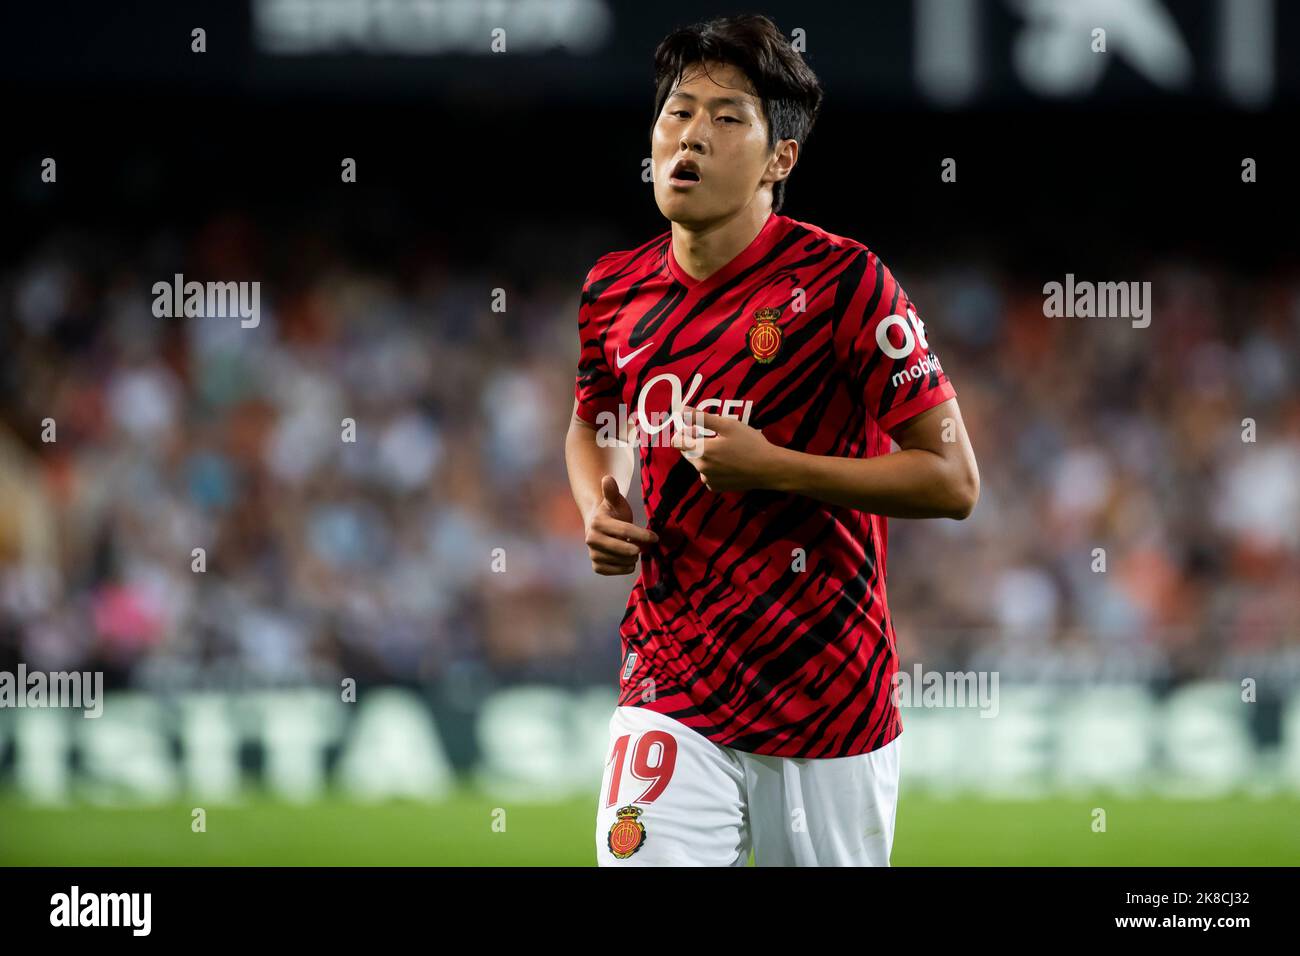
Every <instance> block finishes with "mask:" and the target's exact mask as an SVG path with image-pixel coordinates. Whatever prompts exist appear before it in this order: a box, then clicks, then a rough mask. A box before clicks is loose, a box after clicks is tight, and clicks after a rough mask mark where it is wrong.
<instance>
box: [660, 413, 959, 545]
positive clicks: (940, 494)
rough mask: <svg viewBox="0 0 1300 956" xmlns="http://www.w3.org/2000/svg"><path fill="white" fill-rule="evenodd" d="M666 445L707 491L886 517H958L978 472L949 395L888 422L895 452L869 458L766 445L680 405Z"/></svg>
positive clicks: (721, 419) (733, 423) (746, 429)
mask: <svg viewBox="0 0 1300 956" xmlns="http://www.w3.org/2000/svg"><path fill="white" fill-rule="evenodd" d="M683 418H684V420H685V422H686V423H687V430H686V432H685V433H684V434H680V435H675V436H674V437H673V439H672V445H673V447H675V448H678V449H680V450H681V451H682V453H683V455H684V457H685V458H686V459H687V460H688V461H690V462H691V463H692V464H693V465H694V466H695V468H696V469H697V470H698V471H699V472H700V479H701V480H702V481H703V482H704V484H705V485H706V486H707V487H708V488H709V489H710V490H712V491H745V490H749V489H752V488H766V489H769V490H771V491H785V492H790V493H793V494H800V495H807V496H808V497H810V498H817V499H819V500H821V501H826V502H829V503H831V504H836V505H843V506H844V507H846V508H857V509H859V510H861V511H869V512H871V513H872V514H878V515H884V516H885V517H887V518H958V519H960V518H965V517H966V516H968V515H969V514H970V513H971V511H972V510H973V509H974V508H975V502H976V501H977V500H978V499H979V494H980V476H979V469H978V468H977V467H976V464H975V452H974V451H973V450H972V449H971V444H970V438H969V436H968V435H967V434H966V426H965V425H964V424H963V423H962V419H961V409H960V408H958V407H957V400H956V399H955V398H950V399H947V400H946V401H943V402H940V403H939V404H938V405H935V406H933V407H931V408H929V409H927V410H926V411H924V412H921V413H920V414H919V415H916V416H914V417H912V418H910V419H907V420H906V421H904V422H902V423H900V424H898V425H896V426H895V427H894V430H893V433H892V436H893V438H894V441H895V442H897V443H898V447H899V450H898V451H896V452H893V453H891V454H888V455H879V456H876V457H873V458H837V457H834V456H831V455H812V454H809V453H807V452H802V451H796V450H794V449H792V448H782V447H781V446H779V445H773V444H772V443H771V442H769V441H768V440H767V439H766V438H765V437H764V436H763V433H762V432H760V431H759V430H758V429H756V428H751V427H750V426H749V425H746V424H745V423H743V422H740V421H737V420H736V419H734V418H730V417H727V416H723V415H715V414H712V413H710V412H700V411H699V410H698V409H695V408H690V407H687V408H686V409H684V410H683Z"/></svg>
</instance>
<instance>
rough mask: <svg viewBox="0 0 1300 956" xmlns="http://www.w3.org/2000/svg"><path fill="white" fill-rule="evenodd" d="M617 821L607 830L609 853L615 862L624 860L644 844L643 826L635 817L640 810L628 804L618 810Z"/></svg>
mask: <svg viewBox="0 0 1300 956" xmlns="http://www.w3.org/2000/svg"><path fill="white" fill-rule="evenodd" d="M617 812H618V819H617V820H615V821H614V823H613V824H612V825H611V826H610V828H609V839H608V841H607V842H608V843H609V852H610V853H613V854H614V859H616V860H626V859H627V858H628V857H629V856H631V855H632V854H633V853H635V852H636V851H637V850H639V849H641V846H642V845H643V844H644V843H645V824H644V823H642V822H641V821H640V820H638V819H637V817H639V816H641V808H640V807H634V806H632V805H631V804H628V805H627V806H626V807H619V808H618V811H617Z"/></svg>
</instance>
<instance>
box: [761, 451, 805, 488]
mask: <svg viewBox="0 0 1300 956" xmlns="http://www.w3.org/2000/svg"><path fill="white" fill-rule="evenodd" d="M801 457H806V456H804V453H803V452H800V451H795V450H794V449H792V448H783V447H781V446H780V445H772V446H771V447H770V450H769V452H768V464H767V467H766V469H764V472H765V474H764V479H763V486H764V487H765V488H767V489H769V490H770V491H784V492H788V493H798V491H799V488H800V474H801V463H800V458H801Z"/></svg>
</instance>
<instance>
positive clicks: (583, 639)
mask: <svg viewBox="0 0 1300 956" xmlns="http://www.w3.org/2000/svg"><path fill="white" fill-rule="evenodd" d="M600 238H601V240H602V241H603V240H604V239H605V237H604V236H602V237H600ZM622 238H624V239H626V240H627V241H626V242H625V243H624V245H625V246H630V245H632V244H635V243H636V242H639V241H640V240H642V239H644V238H647V237H640V236H632V237H622ZM861 238H863V239H864V240H867V241H870V240H869V238H868V237H865V236H863V237H861ZM589 239H590V237H589ZM594 242H595V240H590V241H589V242H586V243H582V242H579V243H575V244H574V248H575V249H583V250H584V251H583V252H582V254H581V255H579V254H578V253H576V252H575V253H574V256H573V259H572V261H567V262H564V263H563V267H558V268H557V267H556V263H555V261H554V260H555V258H556V256H563V253H556V254H555V256H553V257H552V259H551V260H550V261H549V262H548V267H547V268H546V269H544V270H537V271H535V272H534V273H531V274H530V273H528V272H526V271H523V270H522V269H520V268H518V267H516V265H515V264H512V265H511V266H510V267H509V268H504V267H497V268H494V267H493V265H491V264H490V263H488V262H484V263H482V264H481V266H480V267H479V268H477V269H466V268H462V267H459V266H452V265H451V264H450V263H449V261H448V260H447V259H446V258H445V257H443V256H440V255H439V254H438V252H437V250H436V249H433V248H430V249H425V250H417V251H415V252H413V253H412V255H411V256H410V257H408V258H405V259H402V260H400V261H394V262H391V263H388V264H384V263H373V262H372V263H365V264H362V263H360V262H358V261H356V260H355V258H354V257H349V256H348V255H347V254H346V253H345V252H344V251H343V249H342V248H341V246H339V245H338V244H337V243H336V241H335V240H332V239H331V237H330V235H329V234H327V233H325V234H322V233H321V232H319V231H314V230H313V231H309V230H303V231H301V232H293V231H289V232H286V233H284V234H277V235H276V236H275V239H274V243H272V242H271V241H270V240H269V238H268V237H267V236H265V235H262V234H261V233H259V229H258V227H257V226H255V224H254V223H253V221H252V220H250V219H248V218H246V217H243V216H240V215H237V214H223V215H221V216H216V217H214V218H212V219H211V220H210V221H208V222H207V223H206V224H205V225H203V226H202V227H201V228H198V229H196V230H193V231H191V232H184V233H181V234H174V233H170V232H167V231H160V232H158V233H157V234H154V235H150V236H147V237H145V238H143V239H139V240H136V239H131V240H129V241H126V240H119V239H118V238H117V237H115V236H114V235H112V234H111V233H110V232H108V231H95V230H93V229H87V230H63V231H59V232H56V233H55V234H53V235H50V236H48V237H46V238H44V239H42V240H41V241H40V242H38V243H34V244H33V245H32V246H31V248H30V251H29V254H28V255H26V256H25V257H24V258H22V259H21V260H19V261H14V262H11V263H8V264H6V266H5V267H4V269H3V270H2V271H0V336H2V337H3V338H2V340H3V342H4V346H5V348H4V353H3V356H2V357H0V378H2V380H3V381H2V387H0V667H9V668H11V667H12V666H13V664H15V663H16V662H17V661H19V660H21V661H24V662H26V664H27V666H28V667H29V668H40V669H48V670H56V669H71V668H94V669H102V670H104V671H106V672H107V674H108V680H109V682H110V683H111V684H115V685H117V686H122V685H124V684H133V685H136V686H176V685H177V684H181V685H195V684H197V685H205V684H227V685H228V684H291V683H296V682H302V681H337V680H338V679H339V678H341V677H345V676H351V677H355V678H357V679H359V680H365V681H372V682H373V681H396V682H419V683H437V682H440V681H451V682H453V683H454V682H459V683H460V684H465V683H468V684H492V683H498V682H513V681H545V682H554V683H559V684H574V685H585V684H590V683H593V682H594V683H604V684H609V685H611V686H612V685H613V684H614V682H615V681H616V671H617V666H618V657H619V651H618V624H619V621H620V619H621V618H622V613H623V606H624V603H625V600H626V595H627V591H628V588H629V587H630V585H631V583H632V579H631V578H627V577H623V578H604V577H598V576H596V575H594V574H593V573H592V572H591V570H590V564H589V562H588V559H587V556H586V549H585V547H584V545H583V544H582V523H581V521H580V519H579V516H578V514H577V511H576V509H575V507H574V504H573V501H572V498H571V497H570V493H569V488H568V482H567V478H566V475H565V469H564V460H563V436H564V431H565V429H566V427H567V423H568V420H569V414H570V411H571V408H572V401H573V374H574V366H575V362H576V357H577V337H576V310H577V296H578V292H579V288H580V285H581V282H582V278H583V276H584V275H585V272H586V269H587V268H589V267H590V265H591V262H592V261H594V258H595V255H597V254H599V253H600V252H603V251H607V249H608V248H617V247H618V246H617V245H610V246H608V247H607V248H598V247H597V246H596V245H595V244H594ZM587 245H590V246H591V248H590V249H587V248H586V246H587ZM272 246H274V250H275V252H274V254H271V253H270V252H268V251H267V250H268V249H269V248H270V247H272ZM877 251H878V252H879V253H880V254H881V256H882V258H884V260H885V261H886V262H887V263H888V264H889V265H890V266H891V268H893V269H894V271H895V273H896V274H897V275H898V277H899V279H900V281H901V282H902V283H903V285H904V287H905V288H906V289H907V291H908V294H909V295H910V297H911V298H912V300H913V301H914V302H915V303H916V304H917V306H918V308H919V310H920V312H921V316H922V318H923V319H924V320H925V322H926V328H927V331H928V334H929V338H930V343H931V346H932V347H933V349H934V350H935V352H936V354H937V355H939V356H940V358H941V360H942V362H943V366H944V368H945V370H947V372H948V374H949V376H950V377H951V378H952V380H953V383H954V385H955V387H956V389H957V394H958V398H959V400H960V402H961V407H962V412H963V415H964V417H965V420H966V424H967V427H968V429H969V431H970V434H971V436H972V441H973V443H974V445H975V449H976V452H977V455H978V457H979V462H980V470H981V475H982V482H983V486H982V496H981V499H980V503H979V505H978V507H977V509H976V511H975V513H974V515H973V516H972V517H971V518H969V519H968V520H967V521H964V522H952V521H892V522H891V525H890V536H889V547H890V552H889V561H888V571H889V574H888V582H889V584H888V588H889V597H890V603H891V607H892V609H893V613H894V619H895V623H896V626H897V629H898V634H899V642H900V650H901V653H902V657H903V661H904V664H905V666H909V667H910V666H911V664H912V663H913V662H921V663H923V665H924V666H926V667H931V668H942V667H966V666H971V665H972V664H974V663H976V662H980V663H982V664H984V665H993V666H999V667H1001V668H1003V669H1005V670H1010V671H1011V672H1013V673H1029V672H1034V673H1040V674H1046V673H1072V674H1081V675H1092V676H1101V677H1105V676H1114V677H1120V678H1123V677H1134V676H1139V677H1147V678H1169V679H1174V680H1178V679H1183V678H1188V677H1195V676H1223V675H1228V676H1233V675H1235V674H1236V673H1237V670H1239V669H1240V667H1241V666H1242V665H1241V661H1242V660H1245V659H1250V660H1259V659H1260V658H1261V655H1262V656H1263V657H1264V658H1265V659H1266V660H1267V661H1269V662H1270V666H1271V667H1273V668H1274V669H1275V670H1276V669H1277V668H1285V667H1287V666H1291V667H1292V668H1294V667H1295V659H1296V657H1297V655H1300V588H1297V587H1296V583H1297V582H1298V581H1300V278H1297V277H1296V276H1291V275H1285V276H1284V275H1274V276H1264V277H1259V276H1252V277H1244V276H1241V275H1238V274H1233V273H1225V272H1217V271H1215V269H1214V267H1213V264H1212V263H1206V262H1203V261H1185V262H1184V261H1173V260H1170V261H1166V262H1164V263H1162V264H1160V266H1159V268H1157V269H1155V270H1151V271H1149V272H1148V273H1147V274H1145V275H1142V276H1115V277H1093V278H1098V279H1115V280H1119V279H1124V280H1133V279H1139V278H1141V279H1149V280H1151V281H1152V287H1153V290H1154V311H1153V320H1152V322H1151V325H1150V327H1148V328H1134V327H1132V326H1131V324H1130V323H1129V322H1128V321H1126V320H1123V319H1097V318H1046V317H1044V315H1043V293H1042V282H1043V281H1050V280H1052V279H1055V280H1058V281H1059V280H1063V279H1064V277H1063V276H1052V277H1047V280H1044V279H1042V278H1038V279H1036V280H1034V281H1029V280H1027V279H1026V278H1025V277H1023V276H1017V275H1016V274H1015V273H1014V272H1013V271H1012V270H1010V269H1009V267H1007V266H1006V265H997V264H992V265H983V266H980V267H978V268H970V267H967V268H964V269H963V268H952V267H944V268H940V267H938V266H929V267H927V266H926V265H925V264H924V263H918V264H914V263H913V262H912V261H911V260H910V259H909V258H908V253H909V250H891V249H889V248H880V249H878V250H877ZM588 252H590V253H591V254H590V255H588V254H587V253H588ZM176 273H182V274H184V275H185V276H186V278H187V279H198V280H206V279H213V278H220V279H235V280H238V279H248V280H253V279H256V280H258V281H260V282H261V283H262V287H261V300H260V304H261V314H260V321H259V322H258V324H257V326H256V327H254V328H243V327H241V324H240V322H239V320H238V318H219V317H205V318H157V317H155V316H154V314H153V308H152V305H153V295H152V292H151V289H152V287H153V284H154V283H155V282H158V281H166V282H170V281H171V279H172V276H173V275H174V274H176ZM494 304H495V305H496V306H497V308H495V309H494ZM349 420H350V421H351V422H352V423H354V429H349V428H348V421H349ZM351 437H354V439H355V440H346V439H348V438H351ZM638 513H639V512H638ZM196 549H201V551H199V550H196ZM1234 668H1235V669H1236V670H1234ZM1292 673H1293V674H1294V673H1295V672H1294V670H1293V671H1292Z"/></svg>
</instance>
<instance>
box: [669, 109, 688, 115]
mask: <svg viewBox="0 0 1300 956" xmlns="http://www.w3.org/2000/svg"><path fill="white" fill-rule="evenodd" d="M668 115H669V116H690V115H691V114H690V113H688V112H687V111H686V110H670V111H669V113H668Z"/></svg>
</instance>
